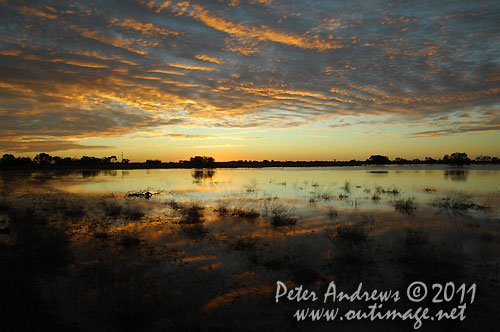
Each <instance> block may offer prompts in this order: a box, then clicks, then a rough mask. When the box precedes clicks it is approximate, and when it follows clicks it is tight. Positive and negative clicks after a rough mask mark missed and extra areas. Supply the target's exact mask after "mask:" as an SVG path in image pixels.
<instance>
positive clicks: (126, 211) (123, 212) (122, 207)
mask: <svg viewBox="0 0 500 332" xmlns="http://www.w3.org/2000/svg"><path fill="white" fill-rule="evenodd" d="M100 206H101V209H102V211H103V212H104V215H105V216H106V217H112V218H119V217H121V218H125V219H128V220H138V219H141V218H142V217H144V216H145V213H144V211H143V208H142V206H140V205H137V204H133V203H129V202H118V201H115V200H102V201H101V202H100Z"/></svg>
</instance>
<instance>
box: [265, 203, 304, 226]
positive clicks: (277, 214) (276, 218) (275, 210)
mask: <svg viewBox="0 0 500 332" xmlns="http://www.w3.org/2000/svg"><path fill="white" fill-rule="evenodd" d="M272 203H273V204H271V205H267V204H266V205H265V212H266V215H268V216H269V219H270V222H271V225H273V226H292V225H295V224H296V223H297V218H296V217H295V216H294V213H295V209H294V208H287V207H285V206H284V205H283V204H281V203H279V202H278V201H277V200H275V201H273V202H272Z"/></svg>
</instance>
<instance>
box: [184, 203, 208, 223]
mask: <svg viewBox="0 0 500 332" xmlns="http://www.w3.org/2000/svg"><path fill="white" fill-rule="evenodd" d="M203 209H204V207H202V206H201V205H200V204H199V203H197V202H190V203H189V204H186V205H184V206H181V207H180V209H179V214H180V215H181V219H180V220H179V224H184V225H192V224H202V223H203V222H204V221H205V219H204V218H203V212H202V210H203Z"/></svg>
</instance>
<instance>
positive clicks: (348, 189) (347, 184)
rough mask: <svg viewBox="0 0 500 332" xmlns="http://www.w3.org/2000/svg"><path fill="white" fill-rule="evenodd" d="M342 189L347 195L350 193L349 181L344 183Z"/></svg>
mask: <svg viewBox="0 0 500 332" xmlns="http://www.w3.org/2000/svg"><path fill="white" fill-rule="evenodd" d="M342 189H343V190H344V191H345V192H346V193H347V194H349V193H350V192H351V182H350V181H347V180H346V181H345V182H344V186H343V187H342Z"/></svg>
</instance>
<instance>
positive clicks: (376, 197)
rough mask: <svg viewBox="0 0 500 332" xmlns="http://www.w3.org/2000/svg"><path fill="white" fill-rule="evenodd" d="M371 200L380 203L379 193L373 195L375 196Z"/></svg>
mask: <svg viewBox="0 0 500 332" xmlns="http://www.w3.org/2000/svg"><path fill="white" fill-rule="evenodd" d="M371 200H372V201H374V202H378V201H380V194H379V193H377V192H375V193H373V195H372V197H371Z"/></svg>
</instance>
